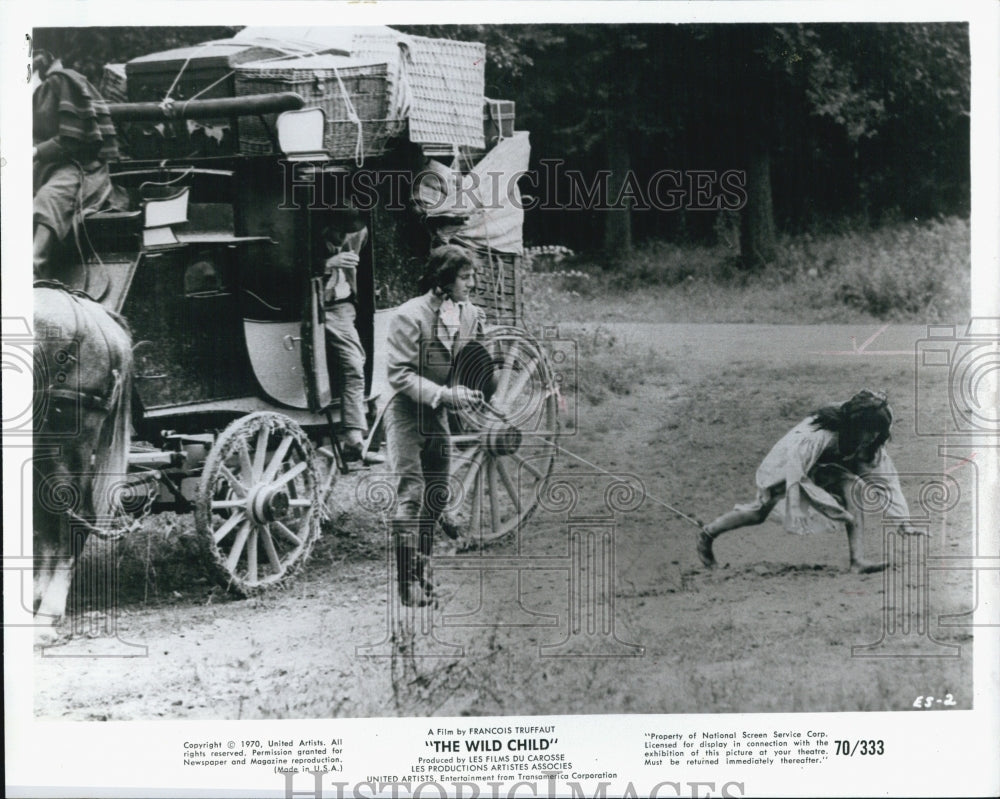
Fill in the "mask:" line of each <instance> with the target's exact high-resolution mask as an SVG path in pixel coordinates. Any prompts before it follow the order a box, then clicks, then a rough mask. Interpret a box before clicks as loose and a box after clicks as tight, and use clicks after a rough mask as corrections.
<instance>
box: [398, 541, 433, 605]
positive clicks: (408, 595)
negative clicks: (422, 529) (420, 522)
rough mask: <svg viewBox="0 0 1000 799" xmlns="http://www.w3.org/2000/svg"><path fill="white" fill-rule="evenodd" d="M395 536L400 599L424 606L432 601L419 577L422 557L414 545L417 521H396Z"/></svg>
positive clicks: (403, 601)
mask: <svg viewBox="0 0 1000 799" xmlns="http://www.w3.org/2000/svg"><path fill="white" fill-rule="evenodd" d="M392 526H393V537H394V538H395V540H396V584H397V585H398V587H399V601H400V602H402V603H403V604H404V605H406V606H407V607H422V606H424V605H426V604H428V603H429V602H430V598H429V597H428V596H427V595H426V593H425V591H424V589H423V587H422V583H421V581H420V577H419V570H420V568H421V567H420V565H419V564H420V560H421V557H420V555H419V554H418V553H417V550H416V547H415V546H414V545H413V543H412V542H413V538H414V533H415V532H416V531H415V530H414V527H415V523H414V522H407V521H394V522H393V523H392Z"/></svg>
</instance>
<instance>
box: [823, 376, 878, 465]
mask: <svg viewBox="0 0 1000 799" xmlns="http://www.w3.org/2000/svg"><path fill="white" fill-rule="evenodd" d="M814 417H815V418H814V419H813V427H815V428H816V429H817V430H830V431H831V432H834V433H836V434H837V451H838V452H839V453H840V456H841V457H842V458H844V459H851V458H860V459H861V460H865V461H870V460H871V459H872V458H874V457H875V453H876V452H877V451H878V449H879V448H880V447H882V446H883V445H884V444H885V443H886V442H887V441H888V440H889V431H890V428H891V427H892V408H890V407H889V403H888V400H887V399H886V396H885V394H882V393H877V392H872V391H867V390H865V391H859V392H858V393H857V394H855V395H854V396H853V397H851V398H850V399H849V400H848V401H847V402H845V403H844V404H843V405H827V406H825V407H823V408H820V409H819V410H818V411H816V412H815V414H814Z"/></svg>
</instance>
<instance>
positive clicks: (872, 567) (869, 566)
mask: <svg viewBox="0 0 1000 799" xmlns="http://www.w3.org/2000/svg"><path fill="white" fill-rule="evenodd" d="M888 565H889V564H888V563H886V562H885V561H882V562H881V563H871V562H870V561H867V560H856V561H853V562H852V563H851V571H852V572H854V573H855V574H875V573H876V572H880V571H883V570H884V569H885V567H886V566H888Z"/></svg>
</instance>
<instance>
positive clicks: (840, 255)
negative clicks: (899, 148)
mask: <svg viewBox="0 0 1000 799" xmlns="http://www.w3.org/2000/svg"><path fill="white" fill-rule="evenodd" d="M841 228H842V229H831V230H829V231H828V232H824V233H805V234H800V235H794V236H784V237H783V238H782V239H781V241H780V242H779V247H778V257H777V259H776V260H775V262H774V263H773V264H771V266H770V267H768V268H767V269H765V270H763V271H761V272H758V273H753V274H750V273H747V272H744V271H742V270H740V269H739V268H738V267H737V265H736V258H735V256H734V251H733V248H732V246H731V242H729V241H727V240H726V239H723V240H721V241H720V242H719V243H718V244H716V245H713V246H707V245H695V244H688V245H677V244H673V243H670V242H663V241H650V242H646V243H644V244H643V245H641V246H639V247H637V248H636V250H635V251H634V252H633V253H632V255H631V256H630V257H628V258H626V259H622V260H620V261H619V262H618V263H617V265H616V267H615V269H614V270H607V269H605V265H604V264H603V263H602V262H601V259H600V258H590V259H589V260H588V259H587V258H586V257H584V256H578V257H577V258H576V259H575V260H574V261H573V264H572V269H568V270H567V269H564V270H561V271H558V272H541V273H539V272H531V273H528V274H526V275H525V280H524V298H525V316H526V318H527V319H528V321H529V323H536V324H538V323H542V321H543V320H545V323H546V324H552V323H553V320H558V321H560V322H563V321H566V322H570V321H580V322H593V321H642V322H675V321H676V322H681V321H686V322H764V323H791V324H812V323H822V322H860V321H870V320H876V319H885V320H894V321H901V322H916V323H924V322H934V321H942V320H945V321H961V320H963V319H967V318H968V314H969V275H970V269H971V260H970V252H971V250H970V233H969V222H968V220H966V219H961V218H954V217H953V218H944V219H937V220H932V221H928V222H924V223H919V222H902V221H897V222H894V223H892V224H888V225H885V226H883V227H880V228H875V229H865V228H864V227H863V226H862V225H860V224H859V223H853V224H845V225H843V226H841Z"/></svg>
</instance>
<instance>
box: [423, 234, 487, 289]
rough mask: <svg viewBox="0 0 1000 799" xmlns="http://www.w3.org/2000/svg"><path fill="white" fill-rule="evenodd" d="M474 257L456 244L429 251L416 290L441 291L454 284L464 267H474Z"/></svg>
mask: <svg viewBox="0 0 1000 799" xmlns="http://www.w3.org/2000/svg"><path fill="white" fill-rule="evenodd" d="M475 265H476V257H475V256H474V255H473V254H472V253H471V252H470V251H469V250H467V249H465V248H464V247H460V246H458V245H457V244H445V245H444V246H443V247H436V248H435V249H433V250H431V254H430V255H429V256H428V257H427V267H426V269H425V270H424V274H423V276H422V277H421V278H420V280H419V281H418V283H417V289H418V290H419V291H421V292H428V291H430V290H431V289H443V288H445V287H446V286H450V285H451V284H452V283H454V282H455V277H456V276H457V275H458V273H459V272H460V271H461V270H462V269H463V267H466V266H473V267H474V266H475Z"/></svg>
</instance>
